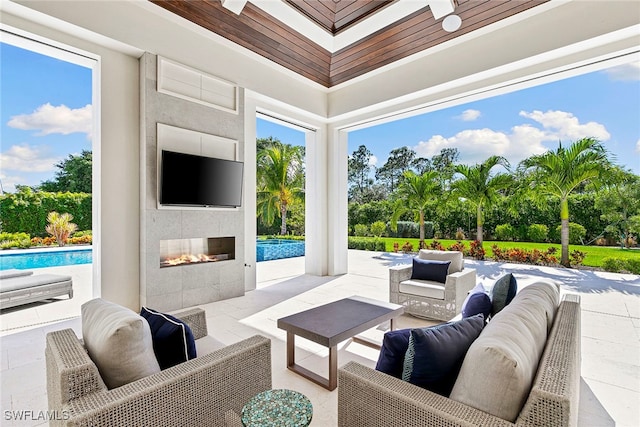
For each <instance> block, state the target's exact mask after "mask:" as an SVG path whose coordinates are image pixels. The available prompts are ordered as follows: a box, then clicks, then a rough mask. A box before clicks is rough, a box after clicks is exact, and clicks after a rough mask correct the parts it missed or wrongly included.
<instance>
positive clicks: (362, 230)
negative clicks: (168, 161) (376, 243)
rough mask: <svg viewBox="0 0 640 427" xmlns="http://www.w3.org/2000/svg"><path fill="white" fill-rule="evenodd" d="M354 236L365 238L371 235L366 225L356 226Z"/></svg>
mask: <svg viewBox="0 0 640 427" xmlns="http://www.w3.org/2000/svg"><path fill="white" fill-rule="evenodd" d="M353 234H355V235H356V236H358V237H365V236H366V235H368V234H369V227H367V226H366V225H365V224H356V225H354V226H353Z"/></svg>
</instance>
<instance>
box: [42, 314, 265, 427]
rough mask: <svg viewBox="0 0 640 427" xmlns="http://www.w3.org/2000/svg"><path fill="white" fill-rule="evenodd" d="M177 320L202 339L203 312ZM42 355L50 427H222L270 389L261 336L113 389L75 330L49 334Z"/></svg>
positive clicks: (263, 342) (204, 319)
mask: <svg viewBox="0 0 640 427" xmlns="http://www.w3.org/2000/svg"><path fill="white" fill-rule="evenodd" d="M174 316H176V317H179V318H181V319H182V320H184V321H185V322H186V323H187V324H188V325H189V326H190V327H191V329H192V331H193V333H194V336H195V338H196V339H198V338H202V337H204V336H206V335H207V326H206V318H205V313H204V311H203V310H202V309H189V310H185V311H181V312H178V313H174ZM45 356H46V365H47V395H48V400H49V410H50V411H52V412H51V413H53V414H55V415H56V417H55V418H56V419H55V420H52V422H51V424H50V425H52V426H60V425H62V426H94V427H98V426H114V427H116V426H125V425H128V426H166V427H174V426H180V425H182V426H226V425H227V422H225V419H226V420H237V419H238V418H239V415H238V414H240V411H241V410H242V407H243V406H244V405H245V404H246V403H247V402H248V401H249V400H250V399H251V398H252V397H253V396H254V395H256V394H258V393H260V392H263V391H265V390H269V389H271V341H270V340H269V339H268V338H265V337H263V336H260V335H255V336H253V337H251V338H248V339H245V340H243V341H240V342H238V343H235V344H231V345H229V346H226V347H224V348H222V349H220V350H217V351H214V352H213V353H210V354H207V355H204V356H201V357H197V358H195V359H192V360H189V361H187V362H184V363H181V364H179V365H176V366H174V367H172V368H169V369H165V370H164V371H161V372H159V373H157V374H154V375H150V376H148V377H145V378H142V379H140V380H137V381H134V382H132V383H129V384H126V385H124V386H121V387H118V388H115V389H112V390H108V389H107V387H106V386H105V384H104V382H103V380H102V378H101V377H100V373H99V372H98V369H97V367H96V365H95V364H94V363H93V362H92V361H91V359H90V358H89V356H88V354H87V351H86V350H85V348H84V346H83V345H82V341H81V340H79V339H78V338H77V337H76V335H75V333H74V332H73V330H71V329H65V330H61V331H55V332H51V333H49V334H48V335H47V347H46V350H45Z"/></svg>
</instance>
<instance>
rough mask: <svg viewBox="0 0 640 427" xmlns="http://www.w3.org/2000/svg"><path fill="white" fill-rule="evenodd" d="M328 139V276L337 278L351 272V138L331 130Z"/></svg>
mask: <svg viewBox="0 0 640 427" xmlns="http://www.w3.org/2000/svg"><path fill="white" fill-rule="evenodd" d="M328 135H329V138H328V141H327V142H328V156H327V160H328V161H327V171H328V185H327V188H328V200H327V205H326V212H327V218H328V222H327V241H328V259H327V261H328V264H327V274H328V275H330V276H336V275H339V274H346V273H347V269H348V247H347V234H348V198H347V178H348V177H347V168H348V161H347V160H348V148H347V142H348V141H347V140H348V134H347V132H345V131H341V130H337V129H331V130H330V131H329V132H328Z"/></svg>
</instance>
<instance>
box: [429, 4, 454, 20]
mask: <svg viewBox="0 0 640 427" xmlns="http://www.w3.org/2000/svg"><path fill="white" fill-rule="evenodd" d="M427 1H428V3H429V8H430V9H431V13H433V17H434V18H435V19H440V18H442V17H443V16H447V15H448V14H450V13H453V11H454V10H455V8H456V5H455V1H454V0H427Z"/></svg>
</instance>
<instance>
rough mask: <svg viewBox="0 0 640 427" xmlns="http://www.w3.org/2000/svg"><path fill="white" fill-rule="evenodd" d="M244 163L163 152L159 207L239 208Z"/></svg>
mask: <svg viewBox="0 0 640 427" xmlns="http://www.w3.org/2000/svg"><path fill="white" fill-rule="evenodd" d="M243 166H244V164H243V163H242V162H236V161H233V160H223V159H216V158H213V157H205V156H197V155H193V154H185V153H176V152H174V151H167V150H162V162H161V165H160V168H161V175H160V204H161V205H176V206H222V207H238V206H240V205H241V204H242V172H243Z"/></svg>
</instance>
